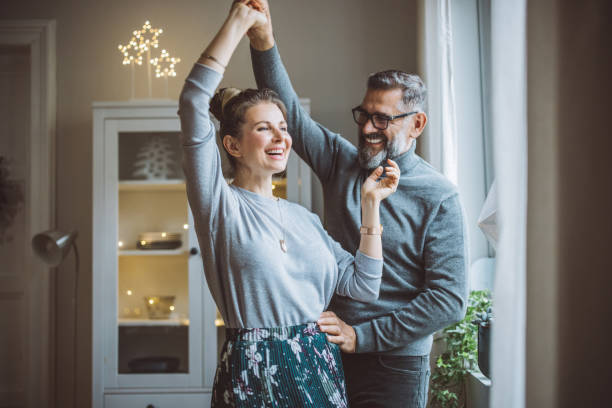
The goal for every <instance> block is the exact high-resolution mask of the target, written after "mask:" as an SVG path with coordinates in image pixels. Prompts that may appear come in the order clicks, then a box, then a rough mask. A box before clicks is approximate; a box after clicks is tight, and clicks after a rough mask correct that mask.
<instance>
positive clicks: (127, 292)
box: [125, 289, 133, 296]
mask: <svg viewBox="0 0 612 408" xmlns="http://www.w3.org/2000/svg"><path fill="white" fill-rule="evenodd" d="M125 293H126V294H127V295H128V296H132V293H133V292H132V290H131V289H128V290H127V291H126V292H125Z"/></svg>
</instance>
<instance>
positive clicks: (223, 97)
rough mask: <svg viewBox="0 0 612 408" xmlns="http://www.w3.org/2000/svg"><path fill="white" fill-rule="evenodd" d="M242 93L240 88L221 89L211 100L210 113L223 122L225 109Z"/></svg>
mask: <svg viewBox="0 0 612 408" xmlns="http://www.w3.org/2000/svg"><path fill="white" fill-rule="evenodd" d="M240 92H242V91H241V90H240V89H238V88H220V89H218V90H217V92H215V95H214V96H213V97H212V99H211V100H210V112H211V113H212V114H213V115H214V117H215V118H217V120H218V121H219V122H223V108H224V107H225V106H226V105H227V103H228V102H229V101H230V100H231V99H232V98H233V97H235V96H236V95H238V94H239V93H240Z"/></svg>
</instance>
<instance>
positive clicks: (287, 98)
mask: <svg viewBox="0 0 612 408" xmlns="http://www.w3.org/2000/svg"><path fill="white" fill-rule="evenodd" d="M259 2H260V3H262V4H263V5H264V7H265V13H266V15H267V18H268V22H267V24H265V25H264V26H262V27H260V28H257V29H255V28H253V29H251V30H250V31H249V32H248V33H247V35H248V37H249V39H250V41H251V61H252V63H253V73H254V74H255V80H256V82H257V87H258V88H270V89H272V90H274V91H275V92H276V93H278V94H279V96H280V98H281V100H282V101H283V102H284V103H285V105H286V107H287V122H288V125H289V133H290V134H291V137H292V138H293V149H294V150H295V151H296V152H297V154H298V155H299V156H300V157H301V158H302V160H304V161H305V162H306V164H308V166H310V168H312V169H313V171H314V172H315V173H316V174H317V176H318V177H319V180H321V182H322V183H325V181H326V180H328V179H329V178H330V177H331V175H332V173H333V170H334V168H335V162H336V159H337V157H338V152H339V150H340V149H341V148H349V149H350V148H352V149H354V147H353V146H352V145H351V144H350V142H348V141H347V140H345V139H343V138H342V137H340V135H338V134H336V133H333V132H331V131H330V130H329V129H327V128H325V127H324V126H321V125H320V124H319V123H317V122H315V121H314V120H312V118H311V117H310V116H309V115H308V114H306V112H304V110H303V109H302V108H301V106H300V101H299V98H298V96H297V94H296V93H295V91H294V89H293V85H292V84H291V80H290V79H289V75H288V74H287V71H286V70H285V67H284V65H283V62H282V61H281V58H280V54H279V53H278V48H277V47H276V44H275V41H274V36H273V33H272V20H271V17H270V8H269V5H268V2H267V0H259ZM344 145H346V146H344Z"/></svg>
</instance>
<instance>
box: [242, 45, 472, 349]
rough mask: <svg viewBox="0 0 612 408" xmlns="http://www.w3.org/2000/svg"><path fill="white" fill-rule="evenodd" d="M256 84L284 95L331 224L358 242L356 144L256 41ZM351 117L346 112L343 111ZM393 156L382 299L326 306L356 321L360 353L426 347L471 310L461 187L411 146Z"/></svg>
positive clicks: (384, 218)
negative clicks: (303, 100) (310, 103)
mask: <svg viewBox="0 0 612 408" xmlns="http://www.w3.org/2000/svg"><path fill="white" fill-rule="evenodd" d="M251 56H252V61H253V70H254V72H255V79H256V80H257V86H258V87H260V88H263V87H267V88H271V89H273V90H274V91H276V92H278V93H279V94H280V97H281V99H282V100H283V101H284V102H285V104H286V105H287V109H288V116H289V118H288V122H289V133H290V134H291V136H292V137H293V149H295V151H296V152H297V153H298V155H299V156H300V157H301V158H302V159H303V160H304V161H305V162H306V163H307V164H308V165H309V166H310V167H311V168H312V169H313V171H314V172H315V173H316V175H317V176H318V178H319V180H320V181H321V183H322V185H323V193H324V197H325V207H324V210H325V226H326V228H327V230H328V231H329V233H330V234H331V236H332V237H333V238H334V239H336V240H338V241H339V242H340V243H341V244H342V246H343V247H344V248H345V249H346V250H348V251H349V252H350V251H354V250H355V249H356V248H357V247H358V245H359V233H358V232H359V227H360V224H361V207H360V200H361V197H360V196H361V194H360V193H361V185H362V183H363V181H364V180H365V178H366V177H367V175H368V172H367V171H364V170H362V169H361V168H360V166H359V162H358V156H357V149H356V148H355V146H353V145H352V144H351V143H350V142H349V141H348V140H346V139H344V138H342V137H341V136H340V135H339V134H336V133H334V132H331V131H330V130H328V129H326V128H325V127H324V126H321V125H320V124H319V123H317V122H315V121H313V120H312V119H311V118H310V117H309V116H308V115H307V114H306V113H305V112H304V111H303V110H302V109H301V107H300V104H299V100H298V97H297V95H296V93H295V91H294V90H293V87H292V85H291V82H290V79H289V76H288V75H287V72H286V70H285V67H284V66H283V64H282V61H281V59H280V55H279V53H278V50H277V48H276V47H274V48H272V49H270V50H268V51H264V52H258V51H256V50H254V49H251ZM346 114H347V115H350V111H349V110H347V113H346ZM415 148H416V143H413V146H412V148H411V149H410V150H409V151H408V152H406V153H404V154H402V155H401V156H400V157H398V158H396V159H395V160H396V161H397V163H398V165H399V167H400V169H401V172H402V174H401V178H400V183H399V186H398V189H397V191H396V192H395V193H394V194H392V195H391V196H390V197H388V198H387V199H385V200H384V201H383V202H382V203H381V209H380V212H381V223H382V225H383V227H384V232H383V236H382V243H383V258H384V267H383V278H382V283H381V287H380V296H379V298H378V300H377V301H376V302H373V303H364V302H359V301H355V300H352V299H349V298H347V297H345V296H342V295H339V296H335V297H334V299H333V300H332V303H331V304H330V309H331V310H333V311H334V312H336V313H337V314H338V315H339V316H340V317H341V318H342V319H343V320H345V321H346V322H347V323H349V324H351V325H352V326H353V327H354V329H355V332H356V334H357V352H359V353H365V352H374V353H381V354H382V353H387V354H396V355H425V354H428V353H429V352H430V351H431V344H432V341H433V333H434V332H436V331H437V330H440V329H442V328H444V327H446V326H448V325H450V324H452V323H454V322H457V321H459V320H461V319H462V318H463V316H464V315H465V309H466V299H467V286H466V278H467V277H466V273H467V272H466V271H467V259H468V257H467V253H466V251H467V248H466V243H467V239H466V229H465V225H464V221H463V212H462V208H461V204H460V202H459V197H458V194H457V190H456V188H455V187H454V185H452V183H450V182H449V181H448V180H447V179H446V178H444V177H443V176H442V175H441V174H440V173H438V172H437V171H436V170H435V169H433V168H432V167H431V166H430V165H429V164H428V163H427V162H425V161H424V160H423V159H421V158H420V157H418V156H417V155H416V154H415Z"/></svg>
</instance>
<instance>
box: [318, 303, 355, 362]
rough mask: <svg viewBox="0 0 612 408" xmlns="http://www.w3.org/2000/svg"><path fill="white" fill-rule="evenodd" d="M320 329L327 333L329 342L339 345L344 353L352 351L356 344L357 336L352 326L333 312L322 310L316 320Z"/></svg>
mask: <svg viewBox="0 0 612 408" xmlns="http://www.w3.org/2000/svg"><path fill="white" fill-rule="evenodd" d="M317 323H318V324H319V327H320V328H321V331H322V332H324V333H327V339H328V340H329V341H330V342H331V343H336V344H337V345H339V346H340V350H342V351H344V352H345V353H354V352H355V346H356V344H357V336H356V335H355V330H354V329H353V327H352V326H349V325H348V324H346V323H344V322H343V321H342V320H340V318H339V317H338V316H336V314H335V313H334V312H323V313H321V316H320V317H319V320H317Z"/></svg>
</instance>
